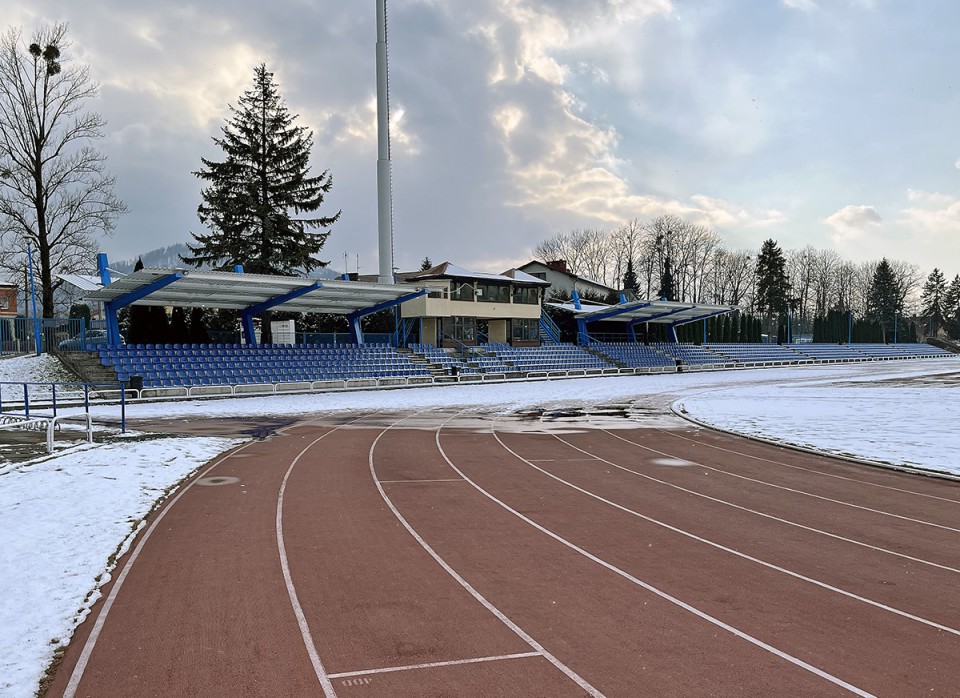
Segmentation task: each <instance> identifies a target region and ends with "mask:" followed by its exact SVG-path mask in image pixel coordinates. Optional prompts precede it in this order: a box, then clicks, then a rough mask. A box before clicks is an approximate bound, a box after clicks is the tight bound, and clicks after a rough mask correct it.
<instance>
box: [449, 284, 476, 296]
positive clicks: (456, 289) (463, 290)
mask: <svg viewBox="0 0 960 698" xmlns="http://www.w3.org/2000/svg"><path fill="white" fill-rule="evenodd" d="M473 290H474V289H473V284H470V283H466V282H461V281H457V280H456V279H454V281H453V288H452V289H451V290H450V300H452V301H472V300H474V293H473Z"/></svg>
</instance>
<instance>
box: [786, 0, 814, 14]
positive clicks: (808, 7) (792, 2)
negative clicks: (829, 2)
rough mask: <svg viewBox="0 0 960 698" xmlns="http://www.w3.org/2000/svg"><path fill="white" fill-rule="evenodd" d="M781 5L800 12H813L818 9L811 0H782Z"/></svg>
mask: <svg viewBox="0 0 960 698" xmlns="http://www.w3.org/2000/svg"><path fill="white" fill-rule="evenodd" d="M782 2H783V6H784V7H788V8H790V9H791V10H800V11H801V12H813V11H814V10H817V9H820V8H819V7H818V6H817V3H815V2H814V1H813V0H782Z"/></svg>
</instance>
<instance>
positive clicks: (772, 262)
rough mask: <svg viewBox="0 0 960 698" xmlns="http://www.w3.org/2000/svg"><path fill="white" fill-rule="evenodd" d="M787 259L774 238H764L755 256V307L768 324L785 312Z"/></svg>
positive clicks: (787, 288) (787, 287) (787, 290)
mask: <svg viewBox="0 0 960 698" xmlns="http://www.w3.org/2000/svg"><path fill="white" fill-rule="evenodd" d="M786 265H787V260H786V258H785V257H784V256H783V251H782V250H781V249H780V247H779V245H777V243H776V241H774V240H765V241H764V243H763V246H762V247H761V248H760V254H759V255H758V256H757V291H756V303H757V309H758V310H759V311H760V312H761V313H763V314H764V315H766V316H767V320H768V326H770V321H771V320H772V319H773V318H779V317H780V316H782V315H785V314H786V312H787V294H788V292H789V289H790V284H789V282H788V281H787V272H786Z"/></svg>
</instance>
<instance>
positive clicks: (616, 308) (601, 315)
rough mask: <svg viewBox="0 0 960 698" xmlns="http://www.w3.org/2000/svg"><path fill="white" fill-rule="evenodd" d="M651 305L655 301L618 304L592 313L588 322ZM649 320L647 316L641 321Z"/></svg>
mask: <svg viewBox="0 0 960 698" xmlns="http://www.w3.org/2000/svg"><path fill="white" fill-rule="evenodd" d="M650 305H653V303H640V304H638V305H633V304H631V305H626V306H624V305H617V306H614V307H612V308H610V310H607V311H606V312H603V313H597V314H596V315H591V316H590V317H588V318H587V319H586V320H587V322H599V321H600V320H609V319H610V318H612V317H616V316H617V315H623V314H624V313H629V312H631V311H634V310H639V309H640V308H646V307H648V306H650ZM685 310H686V308H685ZM647 320H649V318H645V319H643V320H642V321H641V322H646V321H647Z"/></svg>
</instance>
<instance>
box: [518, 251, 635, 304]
mask: <svg viewBox="0 0 960 698" xmlns="http://www.w3.org/2000/svg"><path fill="white" fill-rule="evenodd" d="M517 268H518V269H519V270H520V271H522V272H524V273H526V274H529V275H530V276H533V277H535V278H537V279H541V280H543V281H546V282H547V283H549V284H550V290H549V292H548V295H553V294H563V295H564V296H565V297H567V298H570V297H571V295H572V293H573V291H574V289H576V291H577V293H579V294H581V295H582V294H584V293H589V294H590V295H591V296H595V297H600V298H603V299H606V298H607V297H608V296H610V295H611V294H613V295H616V294H618V293H620V291H619V289H616V288H611V287H610V286H607V285H605V284H601V283H600V282H599V281H593V280H592V279H587V278H585V277H582V276H577V275H576V274H574V273H573V272H571V271H570V270H569V269H568V268H567V262H566V260H563V259H558V260H555V261H553V262H540V261H536V260H534V261H532V262H527V263H526V264H523V265H521V266H519V267H517Z"/></svg>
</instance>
